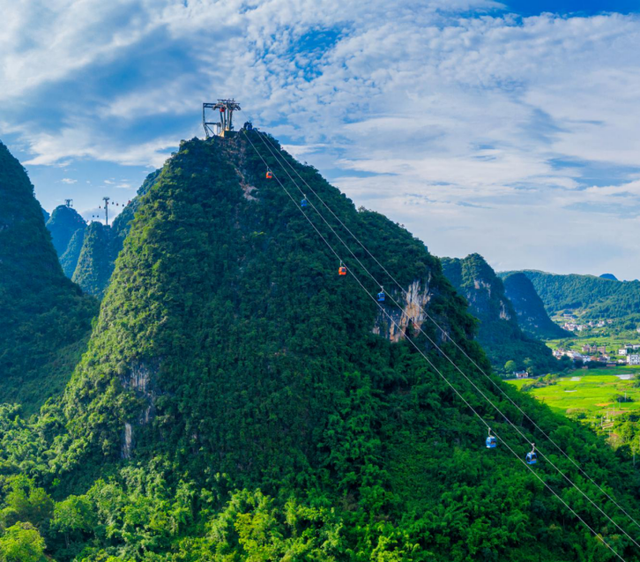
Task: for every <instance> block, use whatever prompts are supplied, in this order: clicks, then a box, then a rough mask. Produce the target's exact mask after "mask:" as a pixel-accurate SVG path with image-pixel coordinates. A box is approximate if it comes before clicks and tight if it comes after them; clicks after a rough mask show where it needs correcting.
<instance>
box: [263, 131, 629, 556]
mask: <svg viewBox="0 0 640 562" xmlns="http://www.w3.org/2000/svg"><path fill="white" fill-rule="evenodd" d="M258 134H259V136H260V138H261V139H262V135H261V134H260V133H258ZM262 142H263V143H265V141H264V140H262ZM265 146H267V145H266V144H265ZM254 149H255V147H254ZM267 149H268V150H269V152H270V153H271V155H272V156H273V157H274V158H275V159H276V162H278V164H280V165H281V166H282V164H281V163H280V161H279V159H278V158H277V156H276V155H275V154H274V153H273V151H272V150H271V149H270V148H269V146H267ZM282 169H283V170H284V172H285V173H286V174H287V176H288V177H289V179H290V181H291V182H292V183H293V184H294V185H295V186H296V188H297V189H298V191H300V192H301V194H302V195H303V196H305V195H304V193H303V192H302V190H301V189H300V187H299V186H298V185H297V183H296V181H295V180H294V179H293V178H292V177H291V175H290V174H289V173H288V172H287V170H286V169H285V168H284V166H282ZM316 197H318V196H317V194H316ZM318 198H319V199H321V198H320V197H318ZM321 200H322V199H321ZM309 203H310V204H311V206H312V207H313V209H314V210H315V211H316V212H317V213H318V215H319V216H320V218H321V219H322V220H323V221H324V223H325V224H326V225H327V226H328V227H329V229H330V230H331V232H333V234H334V235H335V236H336V237H337V238H338V240H339V241H340V242H341V243H342V245H343V246H344V247H345V248H346V249H347V251H348V252H349V253H350V254H351V256H352V257H353V258H354V259H355V260H356V262H357V263H358V264H359V266H360V267H361V268H362V269H363V270H364V271H365V272H366V273H367V275H368V276H369V277H370V278H371V279H372V280H373V281H374V282H376V283H377V284H378V285H380V283H379V282H378V281H377V279H376V278H375V277H374V276H373V274H372V273H371V272H370V271H369V270H368V269H367V267H366V266H365V265H364V264H363V263H362V262H361V261H360V259H359V258H358V257H357V256H356V255H355V254H354V252H353V251H352V250H351V248H350V247H349V246H348V245H347V244H346V243H345V241H344V240H343V239H342V237H341V236H340V235H339V234H338V233H337V232H336V231H335V229H334V228H333V227H332V226H331V224H329V222H328V221H327V219H326V218H325V217H324V215H322V213H320V211H318V209H317V207H316V206H315V205H314V204H313V203H312V202H309ZM405 294H406V292H405ZM389 297H390V299H391V300H392V301H393V303H394V304H395V305H396V306H398V307H399V308H402V307H401V306H400V304H399V303H398V302H397V301H396V300H395V299H394V298H393V296H392V295H389ZM417 328H418V330H419V331H420V332H421V333H422V334H423V335H424V336H425V337H426V338H427V339H428V340H429V342H430V343H431V344H432V345H433V346H434V347H435V348H436V349H437V350H438V351H439V352H440V353H441V354H442V355H443V356H444V357H445V358H446V359H447V360H448V361H449V363H451V364H452V365H453V367H454V368H455V369H456V370H457V371H458V372H459V373H460V374H461V375H462V376H463V377H464V378H465V379H466V380H467V382H468V383H469V384H471V385H472V386H473V388H474V389H475V390H476V391H477V392H478V393H479V394H480V395H481V396H482V397H483V398H484V399H485V400H486V401H487V402H488V403H489V404H490V405H491V406H492V407H493V408H494V409H495V410H496V411H497V412H498V413H499V414H500V416H502V417H503V418H504V419H505V420H506V422H507V423H508V424H509V425H510V426H511V427H513V428H514V429H515V430H516V432H517V433H518V434H519V435H520V436H521V437H522V438H523V439H524V440H525V441H526V442H527V443H530V441H529V439H528V438H527V436H526V435H524V433H523V432H522V431H521V430H520V428H519V427H518V426H517V425H515V424H514V423H513V422H512V421H511V420H510V419H509V418H508V417H507V416H505V415H504V413H503V412H502V411H501V410H500V408H499V407H498V406H496V405H495V404H494V403H493V402H492V401H491V399H489V398H488V397H487V396H486V395H485V394H484V392H483V391H482V390H481V389H480V388H479V387H478V386H477V385H476V384H475V383H474V382H473V381H472V380H471V379H470V378H469V377H468V376H467V375H466V373H464V372H463V371H462V369H460V367H459V366H458V365H457V364H456V363H455V362H454V361H453V360H452V359H451V358H450V357H449V356H448V355H447V354H446V353H445V352H444V351H443V350H442V349H441V348H440V346H439V345H438V344H437V343H436V342H435V341H434V340H433V339H432V338H431V337H430V336H429V334H427V333H426V332H425V331H424V330H423V329H422V327H421V326H417ZM538 452H539V454H540V456H542V457H543V458H544V459H545V460H547V462H548V463H549V464H550V465H551V466H552V467H553V468H554V469H555V470H556V471H557V472H558V474H560V475H561V476H562V477H563V478H564V479H565V480H566V481H567V482H568V483H569V484H570V485H571V486H573V487H574V488H575V489H576V490H577V491H578V492H579V493H580V494H581V495H582V496H583V497H584V498H585V499H586V500H587V501H588V502H590V503H591V504H592V505H593V506H594V507H595V508H596V509H597V510H598V511H599V512H600V513H601V514H602V515H603V516H604V517H605V518H606V519H607V520H608V521H610V522H611V523H612V524H613V525H614V526H615V527H616V528H617V529H618V530H619V531H620V532H621V533H622V534H624V535H625V536H626V537H627V538H628V539H629V540H630V541H631V542H633V544H635V545H636V547H638V548H640V544H638V542H637V541H636V540H635V539H634V538H633V537H632V536H631V535H629V533H627V531H626V530H625V529H624V528H622V527H621V526H620V525H619V524H618V523H617V522H616V521H614V520H613V519H612V518H611V517H610V516H609V515H608V514H607V513H606V512H605V511H604V510H603V509H602V508H601V507H600V506H599V505H598V504H597V503H596V502H595V501H594V500H592V499H591V498H590V497H589V496H588V495H587V494H586V493H585V492H584V491H583V490H582V489H581V488H580V487H579V486H578V485H577V484H576V483H575V482H573V481H572V480H571V479H570V478H569V477H568V476H567V475H566V474H565V473H564V472H562V470H560V469H559V468H558V467H557V466H556V465H555V463H554V462H553V461H552V460H551V459H550V458H549V457H547V456H546V455H545V454H544V453H543V452H542V451H540V450H538Z"/></svg>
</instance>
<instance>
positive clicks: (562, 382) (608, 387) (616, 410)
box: [508, 366, 640, 426]
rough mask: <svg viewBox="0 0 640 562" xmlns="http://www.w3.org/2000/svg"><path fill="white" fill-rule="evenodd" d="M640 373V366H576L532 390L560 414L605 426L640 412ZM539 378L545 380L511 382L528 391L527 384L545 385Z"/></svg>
mask: <svg viewBox="0 0 640 562" xmlns="http://www.w3.org/2000/svg"><path fill="white" fill-rule="evenodd" d="M638 374H640V367H638V366H620V367H615V368H603V369H576V370H575V371H571V372H570V373H568V374H567V373H563V374H562V375H557V378H556V379H555V381H552V382H551V383H550V384H548V385H547V386H541V387H539V388H530V389H529V390H528V392H530V393H531V394H532V395H533V396H535V397H536V398H537V399H538V400H541V401H542V402H544V403H545V404H547V405H548V406H549V407H550V408H551V409H553V410H555V411H556V412H558V413H561V414H564V415H566V416H568V417H571V418H574V419H579V420H581V421H584V422H586V423H589V424H599V425H601V426H602V425H605V424H606V423H607V420H610V419H613V418H616V417H618V416H620V415H622V414H629V413H634V412H635V413H638V414H639V415H640V386H636V384H637V383H636V381H635V376H636V375H638ZM538 381H541V379H518V380H510V381H508V382H509V383H510V384H513V385H514V386H516V387H517V388H518V389H522V388H523V387H525V390H526V387H527V385H531V384H536V383H538V384H541V383H539V382H538ZM625 397H626V398H625ZM625 400H628V401H625Z"/></svg>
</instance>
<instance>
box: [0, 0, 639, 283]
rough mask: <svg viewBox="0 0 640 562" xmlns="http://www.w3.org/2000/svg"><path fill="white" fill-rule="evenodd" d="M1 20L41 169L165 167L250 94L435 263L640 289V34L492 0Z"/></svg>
mask: <svg viewBox="0 0 640 562" xmlns="http://www.w3.org/2000/svg"><path fill="white" fill-rule="evenodd" d="M0 10H2V12H3V15H4V17H5V20H4V22H3V28H2V29H0V83H2V84H3V88H2V89H1V90H0V102H1V105H0V107H2V109H0V134H2V133H7V132H11V133H13V134H16V135H18V138H19V139H20V142H21V143H23V144H24V145H26V146H27V147H28V150H29V151H30V153H31V155H32V157H31V159H30V160H28V162H27V164H28V165H31V166H54V165H60V164H61V163H62V164H65V163H68V162H69V161H71V160H73V159H84V160H97V161H103V162H116V163H118V164H121V165H124V166H130V165H143V166H151V167H157V166H160V165H161V164H162V162H163V161H164V159H165V158H166V157H167V156H168V155H169V153H170V152H171V150H172V149H174V147H175V146H176V145H177V143H178V141H179V139H180V138H189V137H192V136H194V135H196V134H201V133H200V130H199V122H198V119H199V117H198V116H199V109H200V107H201V106H200V104H201V102H202V101H205V100H211V99H215V98H217V97H227V96H231V95H235V96H236V97H237V98H238V99H240V101H241V102H242V105H243V108H244V110H243V112H242V114H241V117H240V118H241V119H243V118H251V119H252V120H253V121H254V123H256V124H257V125H259V126H261V127H263V128H266V129H269V130H270V131H271V132H273V133H274V134H275V135H276V136H278V137H280V138H282V140H283V141H284V142H285V144H286V146H287V147H288V148H289V149H290V150H291V151H292V153H294V154H295V155H297V156H299V157H301V158H303V159H305V160H308V161H310V162H311V163H313V164H314V165H315V166H316V167H318V168H319V169H320V170H321V171H326V172H327V173H328V174H329V175H330V176H331V177H332V179H333V180H334V181H335V183H337V184H338V185H339V186H340V187H341V188H342V189H344V190H345V191H346V192H347V193H348V194H349V195H350V196H351V197H352V198H353V199H354V200H355V201H356V202H357V203H362V204H365V205H366V206H368V207H372V208H376V209H379V210H382V211H384V212H386V213H388V214H390V215H391V216H392V218H394V220H398V221H399V222H403V223H405V224H406V225H407V227H408V228H410V229H411V230H413V231H414V232H416V234H418V235H419V236H421V237H422V238H423V239H424V240H425V242H426V243H427V244H428V245H429V246H430V247H431V248H432V250H433V251H435V252H436V253H439V254H441V255H446V254H454V255H463V254H466V253H469V252H472V251H480V252H481V253H483V254H485V255H486V256H487V257H488V258H489V259H490V260H491V261H493V263H494V264H495V265H497V266H498V267H507V268H513V267H525V266H526V267H538V268H543V269H556V270H558V271H567V268H575V269H576V270H581V271H592V270H593V268H594V267H595V266H594V263H596V264H598V265H599V266H600V265H601V267H599V268H600V269H611V270H614V271H617V272H618V273H619V274H620V275H623V276H624V275H628V276H633V277H636V276H637V275H638V273H637V272H635V271H633V268H632V266H630V265H629V262H628V260H627V259H626V257H625V252H627V251H628V250H629V248H628V247H625V245H628V244H626V243H624V242H621V237H622V236H623V233H624V237H625V239H629V237H635V238H637V237H638V235H640V222H639V220H638V214H639V210H640V198H639V197H638V183H637V182H638V181H639V179H638V178H640V166H639V165H638V161H639V158H638V156H639V155H640V135H638V133H637V131H638V130H640V110H638V107H640V105H639V104H638V101H639V100H638V97H639V96H640V94H638V92H640V63H639V62H638V60H637V56H636V55H637V52H638V51H639V50H640V20H639V19H638V17H637V16H633V15H626V16H625V15H620V14H615V13H612V14H606V15H599V16H593V17H570V16H556V15H552V14H543V15H540V16H535V17H527V18H521V17H518V16H517V15H513V14H509V13H508V12H507V11H506V9H505V8H504V6H503V5H502V4H500V3H497V2H492V1H487V0H477V1H475V0H456V1H453V2H452V1H451V0H447V1H446V2H445V1H440V0H429V1H422V0H421V1H418V0H405V1H404V2H403V3H401V4H398V5H397V6H396V8H395V9H394V10H392V11H391V10H389V3H388V0H384V1H383V0H371V1H369V2H368V3H367V9H366V10H362V9H361V6H360V5H358V4H357V3H349V2H340V1H338V0H322V1H317V0H265V1H261V2H254V1H249V0H219V1H216V2H214V1H213V0H190V1H189V2H185V3H180V2H174V1H172V0H156V1H154V2H151V1H150V0H145V1H142V2H133V0H117V1H114V2H109V3H104V2H99V1H98V0H86V1H85V2H72V1H71V0H52V1H51V2H48V3H46V4H44V3H42V2H39V1H36V0H29V1H27V2H20V3H13V2H9V1H8V0H0ZM33 108H39V109H38V110H37V111H34V109H33ZM125 184H127V185H128V182H121V184H120V185H121V186H123V185H125ZM594 225H597V227H596V226H594ZM558 240H562V241H563V244H562V245H561V247H559V246H558V244H557V241H558ZM587 247H588V248H589V250H588V251H586V250H584V248H587ZM619 250H620V251H619ZM605 266H606V267H605ZM597 272H598V271H595V273H597Z"/></svg>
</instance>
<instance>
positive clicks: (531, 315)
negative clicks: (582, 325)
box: [441, 254, 564, 373]
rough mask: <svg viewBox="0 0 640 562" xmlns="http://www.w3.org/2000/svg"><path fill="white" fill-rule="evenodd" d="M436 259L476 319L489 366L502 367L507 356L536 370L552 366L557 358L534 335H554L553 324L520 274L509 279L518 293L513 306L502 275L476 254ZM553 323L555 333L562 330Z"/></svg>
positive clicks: (479, 337) (513, 292) (514, 290)
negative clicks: (497, 273)
mask: <svg viewBox="0 0 640 562" xmlns="http://www.w3.org/2000/svg"><path fill="white" fill-rule="evenodd" d="M441 261H442V269H443V271H444V274H445V275H446V276H447V278H448V279H449V281H451V283H452V284H453V285H454V287H456V289H457V290H458V292H459V293H460V294H461V295H462V296H463V297H465V299H466V300H467V302H468V303H469V311H470V312H471V313H472V314H473V315H474V316H475V317H476V318H477V319H478V321H479V323H478V342H480V344H481V345H482V347H483V348H484V349H485V351H486V352H487V354H488V355H489V358H490V359H491V362H492V363H493V365H494V368H495V369H497V370H498V371H499V372H504V365H505V364H506V362H507V361H510V360H512V361H515V363H516V364H517V365H518V368H524V367H526V366H532V367H533V368H534V372H537V373H543V372H548V371H553V370H554V369H557V367H558V362H557V361H556V359H555V358H554V357H553V355H552V354H551V349H549V348H548V347H547V346H546V345H545V344H543V343H542V342H540V341H538V340H536V339H535V338H536V337H538V336H540V335H542V334H543V333H544V334H545V335H548V334H550V333H554V334H555V332H554V330H553V326H555V324H553V322H552V321H551V320H550V319H549V317H548V316H547V314H546V312H545V310H544V307H542V305H541V304H540V306H538V307H536V304H537V302H536V300H535V297H536V296H537V295H535V291H534V290H533V287H532V286H531V284H530V283H526V281H528V280H527V279H526V278H525V279H524V281H523V280H522V279H518V278H517V277H516V279H512V280H511V281H510V283H509V286H510V288H511V292H512V294H513V295H514V296H516V297H518V299H517V301H516V302H517V303H518V307H519V308H518V307H515V306H514V303H513V302H512V301H511V300H510V298H509V295H508V294H507V293H506V292H505V285H504V284H503V282H502V280H501V279H500V278H499V277H498V276H497V275H496V273H495V271H494V270H493V269H492V268H491V266H490V265H489V264H488V263H487V262H486V260H485V259H484V258H483V257H482V256H481V255H479V254H471V255H469V256H467V257H466V258H464V259H458V258H441ZM531 293H533V294H531ZM538 301H539V298H538ZM516 310H518V311H517V312H516ZM520 318H523V320H524V321H525V323H524V325H526V327H527V331H528V332H529V333H528V334H525V332H524V331H523V329H522V327H521V325H520ZM539 326H543V327H544V328H542V329H540V328H539ZM555 327H556V328H557V330H558V331H559V332H560V333H563V332H564V331H563V330H561V329H560V328H558V327H557V326H555ZM531 328H534V329H531ZM558 337H559V336H558Z"/></svg>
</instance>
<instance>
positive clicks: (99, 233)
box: [60, 170, 160, 298]
mask: <svg viewBox="0 0 640 562" xmlns="http://www.w3.org/2000/svg"><path fill="white" fill-rule="evenodd" d="M159 175H160V170H156V171H155V172H153V173H151V174H149V175H148V176H147V178H146V179H145V181H144V183H143V184H142V186H141V187H140V189H139V190H138V196H137V197H135V198H134V199H133V200H132V201H131V202H130V203H129V204H128V205H127V206H126V207H125V208H124V209H123V210H122V212H121V213H120V214H119V215H118V216H117V217H116V218H115V220H114V221H113V224H112V225H110V226H105V225H103V224H102V223H99V222H92V223H91V224H90V225H89V226H88V227H87V229H86V231H85V230H82V231H81V232H80V231H77V232H76V233H75V234H74V236H73V237H72V238H71V240H70V241H69V243H68V245H67V248H66V251H65V252H64V254H63V255H62V257H61V258H60V262H61V264H62V268H63V269H64V271H65V273H66V274H67V276H68V277H70V278H72V279H73V281H74V282H76V283H77V284H78V285H80V287H81V288H82V290H83V291H85V292H86V293H88V294H90V295H93V296H95V297H97V298H102V297H103V295H104V292H105V290H106V288H107V285H108V284H109V279H110V278H111V274H112V273H113V268H114V267H115V260H116V258H117V257H118V254H119V253H120V250H122V245H123V243H124V239H125V238H126V236H127V234H128V233H129V228H130V226H131V221H132V220H133V216H134V214H135V211H136V209H137V208H138V206H139V204H140V196H141V195H144V194H145V193H146V192H147V191H149V189H150V187H151V186H152V185H153V184H154V182H155V181H156V179H157V178H158V176H159Z"/></svg>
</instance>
